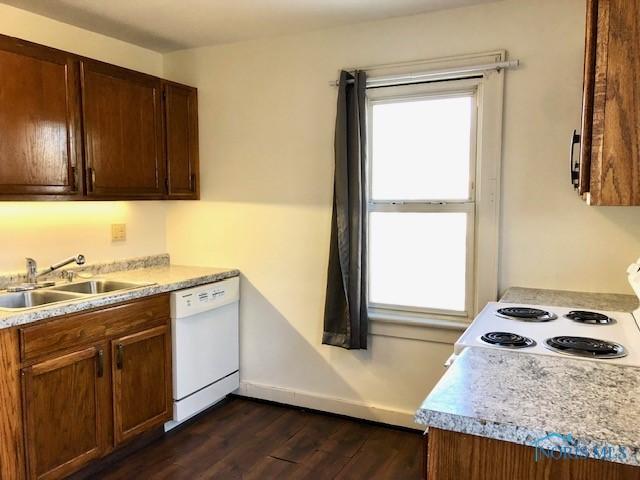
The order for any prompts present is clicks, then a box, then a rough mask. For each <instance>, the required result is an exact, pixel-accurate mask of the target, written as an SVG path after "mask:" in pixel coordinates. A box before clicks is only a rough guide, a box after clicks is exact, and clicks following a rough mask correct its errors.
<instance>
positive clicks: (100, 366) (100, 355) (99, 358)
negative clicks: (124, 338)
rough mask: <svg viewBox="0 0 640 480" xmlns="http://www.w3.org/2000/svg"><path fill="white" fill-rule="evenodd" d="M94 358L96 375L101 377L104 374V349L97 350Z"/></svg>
mask: <svg viewBox="0 0 640 480" xmlns="http://www.w3.org/2000/svg"><path fill="white" fill-rule="evenodd" d="M96 359H97V361H98V369H97V375H98V377H102V376H103V375H104V350H102V349H101V350H98V353H97V354H96Z"/></svg>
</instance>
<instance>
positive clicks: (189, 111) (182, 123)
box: [163, 82, 199, 200]
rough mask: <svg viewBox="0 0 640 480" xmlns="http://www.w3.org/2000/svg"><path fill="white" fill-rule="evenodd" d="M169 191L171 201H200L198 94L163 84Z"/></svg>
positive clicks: (171, 84)
mask: <svg viewBox="0 0 640 480" xmlns="http://www.w3.org/2000/svg"><path fill="white" fill-rule="evenodd" d="M163 88H164V105H165V108H164V111H165V132H166V133H165V135H166V152H167V189H168V195H169V198H172V199H185V200H186V199H194V200H195V199H198V197H199V175H198V167H199V166H198V91H197V90H196V89H195V88H193V87H188V86H186V85H180V84H177V83H171V82H165V83H164V86H163Z"/></svg>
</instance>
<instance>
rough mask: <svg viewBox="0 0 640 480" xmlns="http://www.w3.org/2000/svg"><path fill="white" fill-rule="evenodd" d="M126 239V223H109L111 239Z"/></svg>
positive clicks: (120, 240)
mask: <svg viewBox="0 0 640 480" xmlns="http://www.w3.org/2000/svg"><path fill="white" fill-rule="evenodd" d="M126 239H127V224H126V223H112V224H111V241H112V242H124V241H125V240H126Z"/></svg>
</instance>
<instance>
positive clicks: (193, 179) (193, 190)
mask: <svg viewBox="0 0 640 480" xmlns="http://www.w3.org/2000/svg"><path fill="white" fill-rule="evenodd" d="M190 182H191V191H192V192H195V191H196V174H195V173H192V174H191V178H190Z"/></svg>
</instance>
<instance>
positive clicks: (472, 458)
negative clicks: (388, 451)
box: [424, 428, 640, 480]
mask: <svg viewBox="0 0 640 480" xmlns="http://www.w3.org/2000/svg"><path fill="white" fill-rule="evenodd" d="M424 445H425V449H424V452H425V456H426V458H425V466H426V468H425V470H424V478H425V479H427V480H462V479H464V480H516V479H517V480H565V479H566V480H640V467H636V466H632V465H624V464H620V463H614V462H610V461H606V460H596V459H593V458H563V459H554V458H550V457H547V456H545V455H542V456H540V458H538V459H537V461H536V457H535V449H534V448H533V447H528V446H526V445H518V444H516V443H511V442H505V441H502V440H495V439H492V438H486V437H478V436H475V435H468V434H465V433H457V432H451V431H448V430H440V429H437V428H429V436H428V438H427V436H425V444H424Z"/></svg>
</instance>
